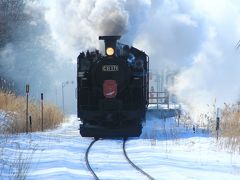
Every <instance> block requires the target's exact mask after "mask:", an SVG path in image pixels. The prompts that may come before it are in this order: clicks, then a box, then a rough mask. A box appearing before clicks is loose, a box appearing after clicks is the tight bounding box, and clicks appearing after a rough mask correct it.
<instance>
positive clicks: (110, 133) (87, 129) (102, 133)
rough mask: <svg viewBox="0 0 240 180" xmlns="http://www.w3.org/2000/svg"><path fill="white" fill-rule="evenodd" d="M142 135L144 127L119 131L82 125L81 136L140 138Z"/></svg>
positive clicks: (137, 126) (123, 128)
mask: <svg viewBox="0 0 240 180" xmlns="http://www.w3.org/2000/svg"><path fill="white" fill-rule="evenodd" d="M141 133H142V126H141V125H136V126H129V127H122V128H119V129H109V128H106V127H101V126H93V125H86V124H80V134H81V136H82V137H95V138H122V137H125V138H127V137H139V136H140V134H141Z"/></svg>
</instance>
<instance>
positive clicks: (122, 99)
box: [77, 36, 149, 138]
mask: <svg viewBox="0 0 240 180" xmlns="http://www.w3.org/2000/svg"><path fill="white" fill-rule="evenodd" d="M119 39H120V36H100V37H99V40H104V42H105V55H103V54H101V53H99V51H98V50H95V51H92V52H90V51H87V52H81V53H80V55H79V56H78V59H77V111H78V118H80V121H81V122H82V123H81V124H80V134H81V135H82V136H83V137H95V138H115V137H116V138H119V137H138V136H139V135H140V134H141V132H142V122H143V121H145V113H146V109H147V106H148V91H149V58H148V56H147V55H146V54H145V53H144V52H143V51H140V50H138V49H136V48H135V47H129V46H128V45H125V44H121V43H119V42H117V40H119Z"/></svg>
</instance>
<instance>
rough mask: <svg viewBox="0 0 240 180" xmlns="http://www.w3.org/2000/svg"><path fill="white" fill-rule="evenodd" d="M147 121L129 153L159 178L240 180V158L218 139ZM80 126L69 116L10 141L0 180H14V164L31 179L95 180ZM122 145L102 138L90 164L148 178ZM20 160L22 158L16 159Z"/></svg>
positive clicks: (105, 172) (99, 170)
mask: <svg viewBox="0 0 240 180" xmlns="http://www.w3.org/2000/svg"><path fill="white" fill-rule="evenodd" d="M148 119H151V120H148V121H147V122H146V125H145V127H144V130H143V133H142V135H141V137H140V138H131V139H130V140H128V141H127V144H126V150H127V153H128V156H129V157H130V159H131V160H132V161H133V162H134V163H135V164H136V165H138V166H139V167H141V168H142V169H143V170H144V171H146V172H147V173H149V174H150V175H151V176H152V177H154V178H155V179H159V180H165V179H166V180H168V179H170V180H181V179H182V180H186V179H199V180H205V179H209V180H213V179H214V180H221V179H226V180H234V179H236V180H239V179H240V155H238V154H233V153H230V152H227V151H226V150H221V149H219V148H218V146H217V145H216V139H215V138H212V137H208V135H206V134H205V135H204V134H201V133H198V132H197V133H193V132H190V131H189V132H188V131H186V130H184V129H183V128H177V127H176V123H175V120H174V118H170V119H165V120H160V119H157V118H156V117H149V116H148ZM164 122H165V123H164ZM78 126H79V122H78V121H77V118H76V117H75V116H70V117H69V120H68V122H67V123H64V124H63V125H62V126H61V127H59V128H58V129H56V130H51V131H47V132H37V133H31V134H28V135H26V134H21V135H17V136H16V135H15V136H11V137H8V143H7V142H6V143H5V145H6V147H5V148H4V149H3V150H2V151H3V152H2V153H1V156H2V157H1V158H0V159H1V161H0V165H2V166H3V163H5V166H4V168H2V170H1V171H2V172H1V173H0V174H1V178H0V179H4V180H5V179H13V177H12V176H13V172H12V171H13V170H9V168H15V169H16V168H18V169H19V166H16V165H15V166H13V167H8V166H7V165H8V164H9V162H15V163H19V162H20V164H22V165H24V166H25V167H28V166H29V170H28V172H27V177H26V179H29V180H30V179H32V180H42V179H45V180H46V179H49V180H58V179H60V180H61V179H63V180H68V179H69V180H71V179H80V180H85V179H86V180H88V179H89V180H90V179H93V177H92V175H91V174H90V172H89V171H88V170H87V167H86V165H85V160H84V155H85V150H86V149H87V147H88V145H89V144H90V142H91V141H92V138H83V137H81V136H80V135H79V131H78ZM164 127H165V128H164ZM0 138H3V137H2V136H1V137H0ZM149 138H152V139H149ZM10 142H11V143H10ZM122 143H123V142H122V140H121V139H118V140H100V141H97V142H96V144H94V145H93V147H92V149H91V151H90V154H89V161H90V163H91V166H92V168H93V169H94V170H95V171H96V174H97V175H98V177H99V178H100V179H104V180H105V179H106V180H111V179H124V180H125V179H127V180H130V179H132V180H138V179H139V180H141V179H143V180H144V179H147V178H146V177H144V176H143V175H142V174H140V173H139V172H137V171H136V170H135V169H134V168H132V166H131V165H129V164H128V163H127V161H126V159H125V157H124V156H123V151H122ZM13 144H14V145H13ZM19 154H20V155H21V156H19ZM19 157H23V160H22V161H18V160H16V158H18V159H19ZM14 158H15V159H14ZM24 158H25V160H24ZM30 160H31V161H30ZM0 167H1V166H0ZM19 179H21V176H20V178H19Z"/></svg>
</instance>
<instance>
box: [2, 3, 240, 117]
mask: <svg viewBox="0 0 240 180" xmlns="http://www.w3.org/2000/svg"><path fill="white" fill-rule="evenodd" d="M33 9H34V10H35V11H33ZM25 11H27V12H28V13H29V14H31V15H33V14H35V13H33V12H38V13H37V14H39V16H38V18H33V19H34V20H32V22H31V23H30V24H29V25H28V27H30V26H31V27H34V31H30V29H31V28H26V26H25V28H24V26H22V29H17V30H16V31H15V32H14V34H17V35H19V36H17V41H14V42H9V43H7V44H6V45H5V48H4V49H3V50H1V52H0V58H1V66H3V65H4V66H5V67H8V68H6V69H4V71H7V72H6V73H7V74H8V76H10V77H14V78H15V79H18V81H21V79H22V77H26V78H28V79H29V81H30V82H31V83H32V84H33V86H34V87H35V89H36V91H40V90H39V89H40V87H41V88H42V87H43V86H44V85H45V84H46V83H45V81H44V80H45V79H48V83H47V84H48V86H51V87H48V88H47V89H50V90H49V91H48V92H49V94H51V95H49V97H56V102H58V103H59V104H61V103H60V102H61V100H60V97H61V96H60V95H61V93H59V92H60V91H61V85H62V83H63V82H66V81H72V80H73V81H75V79H76V58H77V56H78V54H79V52H80V51H85V50H87V49H90V50H91V49H101V48H102V45H103V44H102V42H100V41H99V40H98V36H100V35H122V42H123V43H128V44H129V45H134V46H135V47H137V48H139V49H141V50H143V51H145V52H146V53H147V54H148V55H149V56H150V67H151V69H155V70H157V71H162V70H166V71H169V72H170V71H174V72H178V74H177V76H176V78H175V84H174V85H173V86H172V87H170V88H169V89H170V90H171V91H172V92H174V93H175V94H176V95H177V96H178V99H179V100H180V102H183V103H185V104H187V105H188V106H189V107H190V108H191V110H192V112H193V116H194V117H195V118H196V117H198V114H199V113H204V112H207V111H210V109H209V105H211V104H213V103H215V102H217V106H221V105H222V104H223V103H224V102H226V103H234V102H236V101H237V99H238V98H239V92H240V83H239V80H238V77H239V75H240V71H239V67H240V61H239V53H240V50H237V49H235V45H236V43H237V42H238V40H239V39H240V25H239V24H238V22H239V20H240V3H239V2H238V1H237V0H232V1H228V0H212V1H211V2H210V1H207V0H192V1H188V0H181V1H180V0H171V1H169V0H154V1H151V0H131V1H127V0H52V1H47V0H45V1H42V3H34V4H31V5H29V6H28V7H27V8H25ZM23 32H24V33H23ZM3 57H4V58H3ZM3 59H4V60H3ZM20 62H21V63H20ZM23 72H25V73H23ZM33 72H34V73H33ZM14 73H17V74H18V76H16V75H15V74H14ZM36 74H39V75H40V77H41V78H40V79H41V80H39V76H37V75H36ZM40 84H41V86H40ZM53 87H54V88H53ZM54 89H56V90H54ZM64 90H65V94H66V99H67V102H66V104H68V111H69V112H70V111H71V112H72V110H73V109H74V110H75V107H76V104H75V100H74V95H73V94H74V86H70V85H67V86H66V87H65V89H64ZM53 99H55V98H53ZM73 102H74V103H73ZM70 104H71V105H70Z"/></svg>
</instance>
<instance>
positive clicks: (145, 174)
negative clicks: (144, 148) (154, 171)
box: [123, 139, 154, 180]
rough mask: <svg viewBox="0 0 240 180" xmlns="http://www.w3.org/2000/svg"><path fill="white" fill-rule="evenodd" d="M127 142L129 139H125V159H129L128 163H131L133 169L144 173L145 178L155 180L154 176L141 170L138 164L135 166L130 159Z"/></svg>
mask: <svg viewBox="0 0 240 180" xmlns="http://www.w3.org/2000/svg"><path fill="white" fill-rule="evenodd" d="M126 141H127V139H123V153H124V156H125V158H126V159H127V161H128V162H129V164H131V165H132V167H134V168H135V169H136V170H137V171H139V172H140V173H142V174H143V175H144V176H146V177H147V178H148V179H151V180H154V178H153V177H152V176H150V175H149V174H148V173H146V172H145V171H143V170H142V169H141V168H139V167H138V166H137V165H136V164H134V163H133V162H132V161H131V160H130V159H129V157H128V155H127V152H126V148H125V147H126Z"/></svg>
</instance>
